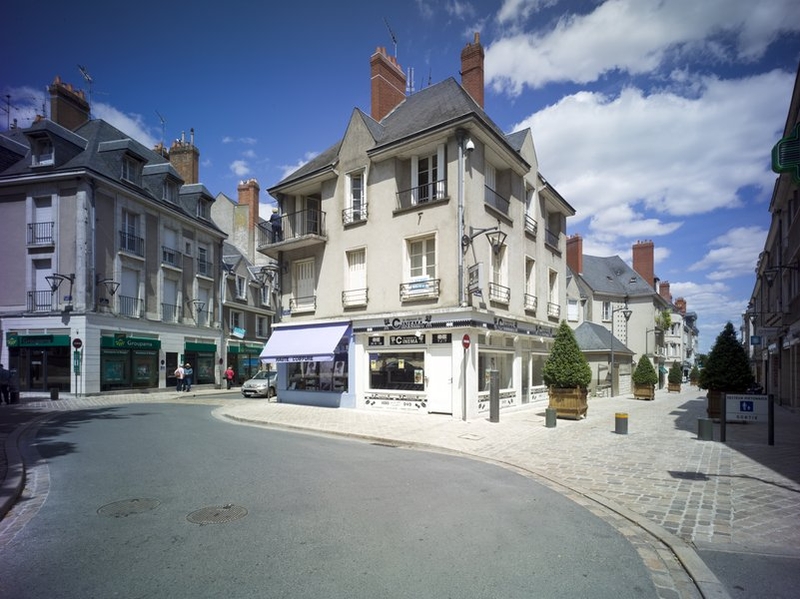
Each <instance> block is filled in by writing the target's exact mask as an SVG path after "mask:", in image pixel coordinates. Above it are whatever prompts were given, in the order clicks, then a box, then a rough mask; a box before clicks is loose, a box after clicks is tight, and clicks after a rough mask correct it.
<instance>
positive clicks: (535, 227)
mask: <svg viewBox="0 0 800 599" xmlns="http://www.w3.org/2000/svg"><path fill="white" fill-rule="evenodd" d="M538 231H539V223H537V222H536V221H535V220H534V218H533V217H532V216H529V215H527V214H526V215H525V232H526V233H528V234H530V235H533V237H534V239H535V238H536V233H537V232H538Z"/></svg>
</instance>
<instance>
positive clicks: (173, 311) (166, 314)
mask: <svg viewBox="0 0 800 599" xmlns="http://www.w3.org/2000/svg"><path fill="white" fill-rule="evenodd" d="M180 317H181V308H180V306H176V305H175V304H161V320H162V321H163V322H178V320H179V319H180Z"/></svg>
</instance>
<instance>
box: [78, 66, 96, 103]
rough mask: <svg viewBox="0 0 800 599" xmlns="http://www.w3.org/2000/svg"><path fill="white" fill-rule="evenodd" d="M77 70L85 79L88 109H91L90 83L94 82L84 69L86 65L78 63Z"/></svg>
mask: <svg viewBox="0 0 800 599" xmlns="http://www.w3.org/2000/svg"><path fill="white" fill-rule="evenodd" d="M78 70H79V71H80V72H81V75H83V78H84V79H85V80H86V84H87V85H88V86H89V110H90V111H91V110H92V84H93V83H94V80H93V79H92V76H91V75H89V71H87V70H86V67H84V66H81V65H78Z"/></svg>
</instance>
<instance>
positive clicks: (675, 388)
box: [667, 383, 681, 393]
mask: <svg viewBox="0 0 800 599" xmlns="http://www.w3.org/2000/svg"><path fill="white" fill-rule="evenodd" d="M671 391H677V392H678V393H680V392H681V384H680V383H667V393H670V392H671Z"/></svg>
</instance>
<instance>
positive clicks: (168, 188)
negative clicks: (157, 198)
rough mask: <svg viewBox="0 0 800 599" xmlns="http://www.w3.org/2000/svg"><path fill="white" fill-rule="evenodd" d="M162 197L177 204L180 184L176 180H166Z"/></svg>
mask: <svg viewBox="0 0 800 599" xmlns="http://www.w3.org/2000/svg"><path fill="white" fill-rule="evenodd" d="M161 197H162V199H163V200H164V201H166V202H171V203H173V204H175V203H176V202H177V201H178V186H177V185H176V184H175V182H174V181H170V180H169V179H165V180H164V185H163V186H162V189H161Z"/></svg>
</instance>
